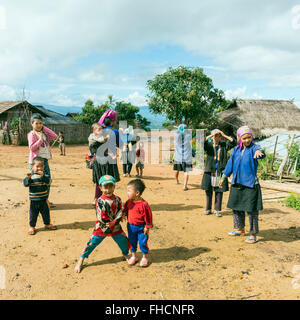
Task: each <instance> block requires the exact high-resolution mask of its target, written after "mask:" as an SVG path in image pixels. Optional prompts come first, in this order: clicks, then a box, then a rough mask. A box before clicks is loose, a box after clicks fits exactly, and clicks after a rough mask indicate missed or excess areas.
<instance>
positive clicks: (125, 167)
mask: <svg viewBox="0 0 300 320" xmlns="http://www.w3.org/2000/svg"><path fill="white" fill-rule="evenodd" d="M131 169H132V163H127V164H126V163H124V164H123V173H124V174H126V173H128V174H130V172H131Z"/></svg>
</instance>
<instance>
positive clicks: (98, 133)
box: [94, 126, 102, 136]
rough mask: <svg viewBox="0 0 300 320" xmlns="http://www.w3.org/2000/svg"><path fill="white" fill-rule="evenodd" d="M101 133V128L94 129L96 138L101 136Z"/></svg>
mask: <svg viewBox="0 0 300 320" xmlns="http://www.w3.org/2000/svg"><path fill="white" fill-rule="evenodd" d="M101 133H102V127H100V126H99V127H96V128H95V129H94V134H95V135H96V136H100V135H101Z"/></svg>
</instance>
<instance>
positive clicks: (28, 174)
mask: <svg viewBox="0 0 300 320" xmlns="http://www.w3.org/2000/svg"><path fill="white" fill-rule="evenodd" d="M31 177H32V172H30V173H27V178H28V180H30V179H31Z"/></svg>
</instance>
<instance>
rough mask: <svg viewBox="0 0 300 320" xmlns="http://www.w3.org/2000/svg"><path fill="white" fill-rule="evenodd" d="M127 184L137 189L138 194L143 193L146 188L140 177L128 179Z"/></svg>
mask: <svg viewBox="0 0 300 320" xmlns="http://www.w3.org/2000/svg"><path fill="white" fill-rule="evenodd" d="M128 186H133V187H134V190H135V191H138V192H139V193H140V195H142V194H143V192H144V190H145V189H146V186H145V183H144V182H143V181H142V180H141V179H134V180H131V181H129V183H128Z"/></svg>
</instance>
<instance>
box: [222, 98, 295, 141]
mask: <svg viewBox="0 0 300 320" xmlns="http://www.w3.org/2000/svg"><path fill="white" fill-rule="evenodd" d="M218 116H219V123H218V127H219V129H220V130H222V131H224V132H226V133H227V134H230V135H232V136H235V135H236V131H237V129H238V128H239V127H241V126H245V125H247V126H249V127H250V128H251V129H252V130H253V132H254V136H255V138H257V139H262V138H266V137H270V136H273V135H276V134H278V133H282V132H286V131H296V132H297V131H299V132H300V109H299V108H298V107H297V106H296V105H295V104H294V103H293V101H290V100H254V99H236V100H234V101H233V103H232V104H231V106H230V107H229V108H228V109H227V110H225V111H222V112H220V113H219V114H218Z"/></svg>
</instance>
